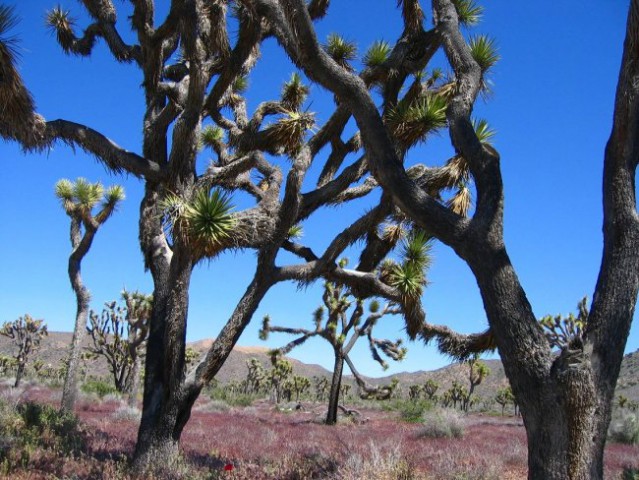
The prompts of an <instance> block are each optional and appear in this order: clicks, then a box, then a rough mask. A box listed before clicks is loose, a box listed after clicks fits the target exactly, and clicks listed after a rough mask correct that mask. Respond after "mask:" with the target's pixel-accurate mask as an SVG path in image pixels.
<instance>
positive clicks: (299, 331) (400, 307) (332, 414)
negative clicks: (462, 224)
mask: <svg viewBox="0 0 639 480" xmlns="http://www.w3.org/2000/svg"><path fill="white" fill-rule="evenodd" d="M393 228H397V226H393ZM428 250H429V244H428V242H427V239H426V235H425V234H424V233H423V232H413V233H412V234H411V235H410V236H409V238H408V239H407V240H406V241H405V243H404V245H403V262H402V263H401V264H398V263H395V262H393V261H390V260H389V261H387V262H386V263H384V264H383V265H382V269H381V271H380V278H381V280H382V281H383V282H387V283H389V284H391V285H394V286H396V287H397V288H398V289H399V290H400V291H401V292H402V293H403V297H402V302H401V303H399V304H395V303H387V304H386V305H384V306H383V307H381V306H380V304H379V302H378V301H377V300H371V301H370V302H368V310H369V314H368V316H366V317H365V302H364V299H362V298H358V297H356V296H355V295H353V293H352V292H351V291H350V290H349V289H348V288H347V287H346V286H345V285H342V284H339V283H335V282H330V281H329V282H326V283H325V284H324V293H323V295H322V302H323V305H322V306H320V307H319V308H318V309H317V310H315V312H314V313H313V323H314V324H315V328H314V329H312V330H308V329H303V328H289V327H280V326H276V325H271V323H270V317H269V316H268V315H267V316H265V317H264V320H263V323H262V329H261V330H260V338H261V339H262V340H266V339H267V338H268V335H269V333H271V332H279V333H288V334H290V335H297V336H298V337H297V338H296V339H295V340H293V341H291V342H289V343H288V344H287V345H285V346H283V347H281V348H279V349H277V350H276V351H277V352H278V353H279V354H281V355H286V354H288V353H289V352H290V351H291V350H292V349H293V348H295V347H298V346H300V345H302V344H304V343H305V342H306V341H307V340H308V339H309V338H313V337H320V338H323V339H324V340H326V341H327V342H329V343H330V345H331V347H332V348H333V354H334V358H335V360H334V367H333V379H332V382H331V387H330V391H329V397H328V413H327V415H326V423H327V424H328V425H334V424H335V423H336V422H337V410H338V406H339V396H340V387H341V382H342V373H343V370H344V363H345V362H346V363H348V365H349V368H350V369H351V372H352V373H353V375H354V376H355V379H356V381H357V383H358V385H360V388H362V389H363V390H364V391H365V392H366V393H367V394H371V393H372V390H374V387H370V386H368V385H367V384H366V382H365V381H364V379H363V378H362V376H361V375H360V374H359V372H358V371H357V370H356V369H355V367H354V365H353V363H352V361H351V359H350V358H349V356H348V355H349V353H350V352H351V350H352V349H353V347H354V346H355V344H356V343H357V341H358V340H359V339H360V338H361V337H366V338H367V339H368V344H369V347H370V350H371V354H372V356H373V359H374V360H375V361H377V362H378V363H379V364H380V365H381V366H382V368H384V369H386V368H388V365H387V363H386V361H385V360H384V359H383V358H382V356H381V355H380V353H379V351H380V350H381V352H382V353H383V354H384V355H386V356H387V357H389V358H391V359H393V360H396V361H399V360H402V359H403V358H404V356H405V355H406V349H405V348H403V347H402V346H401V344H402V341H401V340H396V341H395V342H393V341H391V340H380V339H377V338H375V337H373V330H374V328H375V326H376V325H377V323H378V321H379V320H380V319H381V318H382V317H384V316H386V315H399V314H406V312H405V310H406V309H411V308H414V304H415V302H418V301H419V300H418V299H419V298H420V297H421V293H422V289H423V286H424V285H425V284H426V277H425V270H426V268H427V267H428V265H429V263H430V258H429V255H428ZM346 264H347V261H346V260H345V259H342V260H341V261H340V267H342V268H343V267H345V266H346ZM325 312H327V315H326V318H324V313H325Z"/></svg>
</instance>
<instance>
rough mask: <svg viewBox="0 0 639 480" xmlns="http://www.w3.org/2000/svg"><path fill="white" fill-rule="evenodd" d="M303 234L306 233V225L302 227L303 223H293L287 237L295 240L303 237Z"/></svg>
mask: <svg viewBox="0 0 639 480" xmlns="http://www.w3.org/2000/svg"><path fill="white" fill-rule="evenodd" d="M303 235H304V227H302V225H300V224H299V223H298V224H295V225H291V228H289V229H288V233H287V235H286V238H288V239H289V240H293V239H296V238H302V236H303Z"/></svg>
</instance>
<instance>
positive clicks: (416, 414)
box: [399, 400, 433, 423]
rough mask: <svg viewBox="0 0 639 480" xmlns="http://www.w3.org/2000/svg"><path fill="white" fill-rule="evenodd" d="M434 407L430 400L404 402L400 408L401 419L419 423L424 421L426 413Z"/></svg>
mask: <svg viewBox="0 0 639 480" xmlns="http://www.w3.org/2000/svg"><path fill="white" fill-rule="evenodd" d="M432 408H433V406H432V405H431V403H430V402H429V401H428V400H413V401H407V402H403V403H402V405H401V406H400V408H399V417H400V418H401V419H402V420H403V421H404V422H410V423H419V422H422V421H423V420H424V413H425V412H427V411H429V410H431V409H432Z"/></svg>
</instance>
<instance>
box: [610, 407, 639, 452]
mask: <svg viewBox="0 0 639 480" xmlns="http://www.w3.org/2000/svg"><path fill="white" fill-rule="evenodd" d="M608 437H609V438H610V440H612V441H613V442H618V443H627V444H631V445H632V444H639V415H637V414H636V413H632V412H628V411H624V410H618V411H617V412H616V413H615V415H614V417H613V419H612V421H611V422H610V427H609V428H608Z"/></svg>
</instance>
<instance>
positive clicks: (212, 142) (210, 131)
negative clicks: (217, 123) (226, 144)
mask: <svg viewBox="0 0 639 480" xmlns="http://www.w3.org/2000/svg"><path fill="white" fill-rule="evenodd" d="M223 140H224V130H222V129H221V128H220V127H213V126H211V125H207V126H206V127H204V128H203V129H202V132H201V133H200V146H201V147H209V148H214V149H215V148H218V147H219V145H220V144H221V143H222V141H223Z"/></svg>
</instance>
